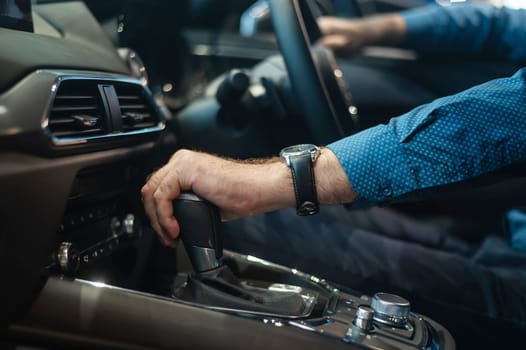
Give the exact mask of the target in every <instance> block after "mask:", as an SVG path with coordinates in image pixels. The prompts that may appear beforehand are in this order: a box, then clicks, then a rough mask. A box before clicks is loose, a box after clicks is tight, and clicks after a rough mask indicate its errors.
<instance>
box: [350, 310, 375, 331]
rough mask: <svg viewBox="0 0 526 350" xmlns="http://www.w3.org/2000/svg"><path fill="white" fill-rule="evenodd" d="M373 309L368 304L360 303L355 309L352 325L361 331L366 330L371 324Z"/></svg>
mask: <svg viewBox="0 0 526 350" xmlns="http://www.w3.org/2000/svg"><path fill="white" fill-rule="evenodd" d="M373 317H374V310H373V309H372V308H370V307H369V306H365V305H360V306H358V309H356V318H355V319H354V325H355V326H356V327H358V328H360V329H361V330H362V331H368V330H369V329H371V326H372V325H373Z"/></svg>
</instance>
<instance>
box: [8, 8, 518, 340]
mask: <svg viewBox="0 0 526 350" xmlns="http://www.w3.org/2000/svg"><path fill="white" fill-rule="evenodd" d="M420 5H422V3H420V2H417V1H414V2H410V1H361V0H360V1H358V0H356V1H353V2H350V1H329V0H327V1H317V2H316V1H302V0H269V1H244V0H229V1H221V2H220V1H214V0H194V1H191V0H185V1H183V0H181V1H162V0H155V1H153V0H152V1H148V0H117V1H102V0H101V1H97V0H93V1H36V2H35V1H30V0H27V1H9V0H3V1H0V10H1V11H0V47H1V48H2V49H1V50H0V198H1V199H0V248H1V255H0V256H1V267H2V275H3V281H4V282H3V283H2V287H1V288H0V290H1V291H2V295H1V300H2V312H1V313H0V314H2V316H3V317H2V318H1V321H2V324H1V325H0V334H1V337H0V347H1V348H2V349H20V350H21V349H38V350H47V349H167V348H181V349H208V348H213V349H233V348H243V349H247V348H248V349H282V348H293V349H319V348H323V349H385V350H387V349H447V350H450V349H455V348H456V347H455V340H454V339H453V337H452V335H451V334H450V332H449V331H448V329H447V325H443V324H440V323H438V322H436V321H435V320H433V319H431V318H429V317H428V316H426V315H423V314H420V313H419V312H418V310H413V309H412V308H411V300H407V299H405V298H404V297H402V296H398V295H394V294H389V293H384V292H382V291H377V293H375V294H363V293H362V292H361V291H354V290H349V289H347V288H345V287H343V286H340V285H338V284H336V283H333V282H331V281H328V280H325V279H324V278H323V276H315V275H311V274H309V273H308V272H305V271H298V270H296V269H294V268H293V267H290V266H282V265H279V264H276V263H274V262H271V261H266V260H263V259H261V258H260V257H257V256H251V255H243V254H239V253H237V252H234V251H229V250H227V249H223V244H222V238H221V223H220V218H219V215H218V212H217V208H215V207H214V206H213V205H211V204H210V203H208V202H206V201H205V200H203V199H202V198H199V197H197V196H196V195H194V194H192V193H185V194H184V195H182V196H181V197H180V198H178V199H177V200H175V201H174V211H175V213H176V216H177V217H178V218H179V220H180V222H181V226H182V227H186V229H184V230H183V232H182V233H181V235H182V243H183V244H179V245H178V247H177V248H175V249H174V248H167V247H164V246H162V245H161V244H160V242H159V240H158V239H157V237H156V235H155V234H154V232H153V231H152V229H151V228H150V227H149V222H148V220H147V218H146V216H145V214H144V210H143V207H142V203H141V194H140V189H141V187H142V186H143V184H144V182H145V180H146V179H147V177H148V175H149V174H150V173H152V171H154V170H155V169H157V168H159V167H160V166H161V165H162V164H163V163H164V162H166V160H167V159H169V157H170V155H171V154H172V153H173V152H175V151H176V150H178V149H180V148H192V149H199V150H203V151H207V152H212V153H215V154H220V155H224V156H228V157H236V158H252V157H266V156H272V155H276V154H277V153H278V152H279V150H280V149H281V148H283V147H284V146H287V145H290V144H295V143H304V142H306V141H307V142H312V143H317V144H326V143H329V142H331V141H332V140H335V139H337V138H339V137H342V136H345V135H349V134H352V133H354V132H356V131H358V130H360V129H363V128H365V127H367V126H370V125H373V124H375V123H378V122H380V120H375V119H374V117H373V115H378V114H382V115H384V116H386V115H391V114H392V113H400V112H402V111H404V110H407V109H408V108H410V107H412V106H407V105H404V104H403V102H400V101H398V102H394V103H393V104H384V105H380V106H379V105H378V104H376V103H373V104H370V105H369V106H366V105H363V106H360V105H359V104H358V103H357V101H355V100H354V98H353V96H352V95H351V94H350V93H349V89H348V86H347V84H348V82H347V81H346V79H344V73H348V72H347V71H345V69H343V68H342V67H341V66H340V63H339V61H338V60H337V59H336V58H335V56H334V55H333V53H332V52H331V51H329V50H327V49H323V48H320V47H316V46H315V45H313V43H314V42H315V41H316V39H317V38H319V36H320V32H319V29H318V28H317V25H316V17H317V16H319V15H320V14H322V13H323V14H338V15H345V16H364V15H368V14H370V13H379V12H382V11H391V10H398V9H403V8H410V7H414V6H420ZM378 52H380V51H378V50H377V51H374V50H371V51H370V55H371V57H373V59H377V60H379V61H381V64H390V62H402V63H401V64H402V65H403V64H407V63H406V62H410V61H411V60H414V56H413V54H412V53H411V52H406V51H402V50H399V51H395V50H385V51H381V52H380V53H378ZM375 57H376V58H375ZM486 72H488V70H486ZM494 73H495V74H500V73H502V71H498V69H496V71H494ZM368 108H369V109H368ZM379 108H380V109H379ZM379 111H381V112H382V113H379ZM367 115H371V117H370V118H367ZM509 171H510V173H513V174H515V175H516V174H517V171H518V170H517V169H516V168H514V169H512V170H509ZM515 177H516V176H515ZM513 181H519V180H517V179H514V180H513ZM488 191H489V192H488V193H490V194H494V196H495V197H496V198H501V197H506V198H508V199H509V200H510V201H514V200H519V199H520V198H523V193H522V192H520V191H517V190H516V188H515V187H513V186H507V187H489V190H488ZM476 197H477V194H476V193H475V194H473V196H472V197H471V198H469V197H466V196H465V195H464V196H462V197H461V198H462V199H459V198H460V197H456V198H455V197H448V198H447V199H446V200H447V201H448V202H447V205H445V204H444V203H445V202H444V201H442V202H441V201H434V202H432V203H431V202H430V203H427V204H426V203H419V204H405V205H404V204H401V205H400V207H399V208H400V210H404V211H408V212H412V213H414V214H415V215H421V216H422V217H426V216H427V215H428V213H429V212H430V211H431V210H435V212H436V211H438V212H441V214H444V215H446V214H449V213H450V212H451V211H456V212H457V213H461V214H462V215H464V216H463V217H465V218H466V219H470V218H472V217H473V216H474V215H479V214H480V212H481V211H484V210H487V211H488V212H490V211H491V212H494V211H498V210H502V208H500V207H499V208H496V207H495V205H493V206H488V207H487V208H485V207H484V208H480V207H478V209H477V211H473V210H467V209H466V208H467V207H468V206H465V205H463V204H464V202H463V201H464V200H473V198H476ZM451 198H453V199H451ZM466 198H467V199H466ZM490 198H491V197H490ZM495 202H496V201H494V202H493V203H495ZM499 203H500V202H499ZM444 208H447V210H445V209H444ZM459 217H460V216H459ZM440 218H441V217H440ZM440 218H439V219H440ZM439 219H437V222H441V221H440V220H439ZM460 221H461V219H459V222H460ZM475 224H476V225H479V226H480V225H482V223H481V222H479V221H477V222H476V223H475ZM484 224H485V225H488V223H484ZM498 224H499V223H496V222H491V223H490V225H498ZM473 239H476V237H474V238H473Z"/></svg>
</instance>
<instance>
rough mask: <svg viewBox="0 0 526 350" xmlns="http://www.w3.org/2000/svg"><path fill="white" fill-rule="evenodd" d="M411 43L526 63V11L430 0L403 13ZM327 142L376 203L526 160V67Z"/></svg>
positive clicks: (362, 195) (365, 198)
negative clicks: (439, 3) (429, 3)
mask: <svg viewBox="0 0 526 350" xmlns="http://www.w3.org/2000/svg"><path fill="white" fill-rule="evenodd" d="M403 17H404V18H405V20H406V23H407V29H408V32H407V39H406V42H405V45H406V46H407V47H409V48H412V49H415V50H417V51H424V52H428V53H432V52H440V53H447V54H450V55H454V54H466V53H478V54H481V55H489V54H492V55H497V56H499V57H501V58H503V59H507V60H510V61H516V62H519V61H525V62H526V11H524V10H511V9H507V8H495V7H479V6H470V5H466V6H451V7H441V6H428V7H424V8H420V9H417V10H411V11H407V12H404V13H403ZM328 147H329V148H330V149H331V150H332V151H333V152H334V153H335V154H336V156H337V157H338V159H339V160H340V162H341V164H342V166H343V169H344V170H345V172H346V174H347V176H348V178H349V181H350V182H351V184H352V186H353V188H354V189H355V190H356V192H358V194H359V198H358V199H357V201H356V203H357V204H358V205H364V204H366V205H376V204H383V203H386V202H389V201H390V200H392V199H394V198H397V197H400V196H404V195H408V194H411V193H418V192H419V191H421V190H423V189H427V188H433V187H437V186H442V185H447V184H453V183H458V182H461V181H465V180H469V179H471V178H473V177H476V176H479V175H482V174H485V173H488V172H491V171H493V170H496V169H499V168H502V167H504V166H507V165H510V164H512V163H515V162H519V161H524V160H526V68H523V69H520V70H519V71H518V72H517V73H515V74H514V75H513V76H512V77H510V78H504V79H498V80H493V81H490V82H487V83H485V84H482V85H478V86H475V87H473V88H471V89H469V90H466V91H463V92H461V93H459V94H456V95H452V96H447V97H444V98H440V99H437V100H435V101H433V102H432V103H429V104H427V105H423V106H420V107H417V108H415V109H413V110H412V111H410V112H409V113H406V114H404V115H402V116H400V117H397V118H393V119H391V120H390V121H389V123H388V124H386V125H378V126H376V127H373V128H370V129H367V130H364V131H362V132H360V133H358V134H355V135H352V136H349V137H347V138H344V139H342V140H339V141H337V142H335V143H332V144H330V145H328Z"/></svg>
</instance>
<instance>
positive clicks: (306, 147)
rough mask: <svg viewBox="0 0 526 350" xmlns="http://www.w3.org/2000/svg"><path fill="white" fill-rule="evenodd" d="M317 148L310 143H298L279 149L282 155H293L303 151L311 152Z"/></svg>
mask: <svg viewBox="0 0 526 350" xmlns="http://www.w3.org/2000/svg"><path fill="white" fill-rule="evenodd" d="M317 149H318V147H317V146H315V145H311V144H300V145H294V146H289V147H286V148H284V149H283V150H282V151H281V155H282V156H293V155H300V154H303V153H306V152H307V153H311V152H314V151H316V150H317Z"/></svg>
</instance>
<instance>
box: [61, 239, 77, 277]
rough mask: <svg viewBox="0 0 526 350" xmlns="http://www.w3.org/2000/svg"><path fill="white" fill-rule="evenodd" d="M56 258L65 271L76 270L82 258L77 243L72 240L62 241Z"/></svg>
mask: <svg viewBox="0 0 526 350" xmlns="http://www.w3.org/2000/svg"><path fill="white" fill-rule="evenodd" d="M56 259H57V262H58V265H59V266H60V269H61V270H62V271H63V272H76V271H77V270H78V268H79V264H80V260H79V255H78V251H77V249H76V247H75V245H74V244H73V243H71V242H62V243H60V247H59V248H58V251H57V255H56Z"/></svg>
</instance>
